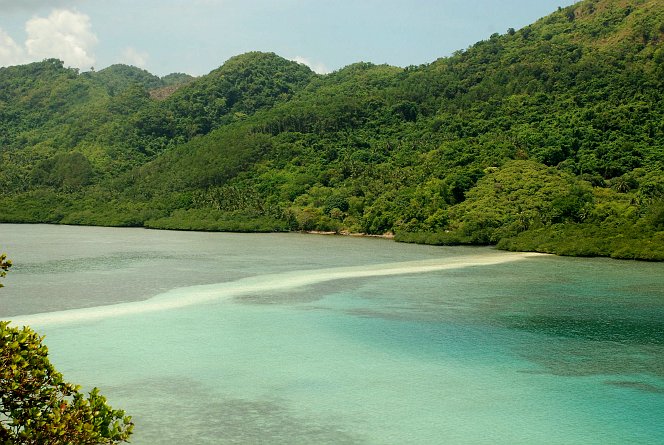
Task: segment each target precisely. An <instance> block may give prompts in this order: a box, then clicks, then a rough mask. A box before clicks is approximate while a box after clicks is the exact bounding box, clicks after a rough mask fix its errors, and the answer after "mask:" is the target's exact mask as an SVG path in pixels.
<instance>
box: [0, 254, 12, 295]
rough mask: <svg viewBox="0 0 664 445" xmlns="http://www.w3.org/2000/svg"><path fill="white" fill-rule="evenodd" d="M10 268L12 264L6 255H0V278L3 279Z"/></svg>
mask: <svg viewBox="0 0 664 445" xmlns="http://www.w3.org/2000/svg"><path fill="white" fill-rule="evenodd" d="M10 267H12V262H11V260H8V259H7V255H6V254H4V253H3V254H2V255H0V278H3V277H4V276H5V275H7V271H8V270H9V268H10ZM2 286H3V284H2V283H0V287H2Z"/></svg>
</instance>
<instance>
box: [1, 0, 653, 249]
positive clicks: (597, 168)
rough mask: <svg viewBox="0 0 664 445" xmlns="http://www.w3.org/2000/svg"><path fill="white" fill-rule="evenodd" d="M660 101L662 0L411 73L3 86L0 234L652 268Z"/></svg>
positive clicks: (36, 79) (541, 26)
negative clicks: (358, 244)
mask: <svg viewBox="0 0 664 445" xmlns="http://www.w3.org/2000/svg"><path fill="white" fill-rule="evenodd" d="M663 95H664V2H662V1H660V0H586V1H582V2H580V3H578V4H576V5H574V6H571V7H568V8H562V9H559V10H558V11H556V12H554V13H552V14H551V15H549V16H547V17H545V18H543V19H541V20H539V21H537V22H536V23H534V24H532V25H530V26H527V27H525V28H522V29H520V30H514V29H509V30H507V31H506V33H505V34H502V35H498V34H494V35H492V36H490V37H488V38H487V39H486V40H484V41H481V42H478V43H476V44H475V45H473V46H471V47H469V48H467V49H466V50H460V51H458V52H456V53H455V54H454V55H452V56H450V57H446V58H441V59H439V60H436V61H434V62H432V63H430V64H427V65H422V66H411V67H407V68H398V67H392V66H386V65H373V64H369V63H356V64H353V65H350V66H348V67H345V68H343V69H341V70H339V71H337V72H334V73H332V74H329V75H324V76H321V75H317V74H315V73H313V72H312V71H311V70H309V69H308V68H306V67H305V66H303V65H300V64H297V63H295V62H291V61H288V60H285V59H283V58H281V57H279V56H277V55H275V54H269V53H258V52H254V53H247V54H244V55H240V56H237V57H234V58H232V59H230V60H228V61H227V62H226V63H224V64H223V65H222V66H221V67H220V68H219V69H217V70H214V71H212V72H211V73H210V74H208V75H207V76H203V77H200V78H196V79H194V78H190V77H188V76H186V75H181V74H176V75H172V76H166V77H165V78H158V77H156V76H153V75H151V74H150V73H147V72H145V71H143V70H139V69H137V68H133V67H128V66H124V65H115V66H113V67H109V68H107V69H105V70H100V71H98V72H86V73H78V72H77V71H76V70H72V69H67V68H65V67H64V66H63V64H62V62H59V61H57V60H46V61H44V62H40V63H34V64H30V65H24V66H18V67H10V68H2V69H0V187H1V189H2V196H0V220H1V221H4V222H52V223H64V224H100V225H118V226H146V227H155V228H174V229H192V230H240V231H273V230H320V231H338V232H340V231H348V232H361V233H369V234H383V233H388V232H391V233H394V234H395V236H396V238H397V239H398V240H402V241H411V242H423V243H436V244H459V243H471V244H497V245H498V246H499V247H500V248H505V249H514V250H536V251H543V252H554V253H558V254H567V255H605V256H614V257H619V258H640V259H657V260H664V101H663V97H662V96H663Z"/></svg>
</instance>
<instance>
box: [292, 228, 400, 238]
mask: <svg viewBox="0 0 664 445" xmlns="http://www.w3.org/2000/svg"><path fill="white" fill-rule="evenodd" d="M302 233H306V234H309V235H326V236H330V235H338V236H351V237H355V238H382V239H389V240H393V239H394V233H392V232H386V233H383V234H382V235H370V234H368V233H359V232H349V231H347V230H340V231H338V232H335V231H322V230H307V231H304V232H302Z"/></svg>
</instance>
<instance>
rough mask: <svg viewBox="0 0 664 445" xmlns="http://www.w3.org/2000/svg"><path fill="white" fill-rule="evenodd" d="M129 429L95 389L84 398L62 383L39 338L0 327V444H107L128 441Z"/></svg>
mask: <svg viewBox="0 0 664 445" xmlns="http://www.w3.org/2000/svg"><path fill="white" fill-rule="evenodd" d="M132 428H133V424H132V422H131V418H130V417H128V416H126V415H125V413H124V411H121V410H114V409H112V408H111V407H110V406H108V405H107V403H106V399H105V398H104V397H103V396H102V395H101V394H99V391H98V390H97V389H96V388H95V389H93V390H92V391H91V392H90V393H89V394H88V395H87V396H86V395H84V394H82V393H81V392H80V390H79V387H77V386H74V385H72V384H70V383H67V382H65V381H64V379H63V377H62V375H61V374H60V373H59V372H57V371H56V370H55V368H54V367H53V365H51V363H50V361H49V360H48V349H47V348H46V346H44V345H43V344H42V337H39V336H38V335H37V334H36V333H35V332H34V331H32V330H31V329H30V328H28V327H23V328H22V329H19V328H15V327H12V326H9V324H8V323H7V322H4V321H0V442H2V443H7V444H10V443H11V444H35V445H36V444H40V445H41V444H65V443H71V444H74V443H75V444H111V443H119V442H126V441H128V438H129V436H130V435H131V432H132Z"/></svg>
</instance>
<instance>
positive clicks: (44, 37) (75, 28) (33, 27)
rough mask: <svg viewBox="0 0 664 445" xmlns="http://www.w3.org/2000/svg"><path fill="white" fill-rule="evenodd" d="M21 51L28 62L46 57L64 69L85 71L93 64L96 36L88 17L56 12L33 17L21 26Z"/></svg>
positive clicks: (78, 13)
mask: <svg viewBox="0 0 664 445" xmlns="http://www.w3.org/2000/svg"><path fill="white" fill-rule="evenodd" d="M25 30H26V32H27V35H28V37H27V40H26V41H25V49H26V51H27V53H28V56H29V57H30V59H32V60H40V59H45V58H50V57H55V58H58V59H62V60H63V61H64V62H65V65H68V66H75V67H79V68H87V67H90V66H92V65H94V63H95V58H94V55H93V54H92V48H93V47H94V46H95V45H96V44H97V36H96V35H95V34H94V33H93V32H92V26H91V24H90V17H89V16H87V15H85V14H82V13H80V12H77V11H70V10H67V9H56V10H54V11H53V12H51V14H50V15H49V16H48V17H34V18H32V19H30V20H28V21H27V23H26V24H25Z"/></svg>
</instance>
